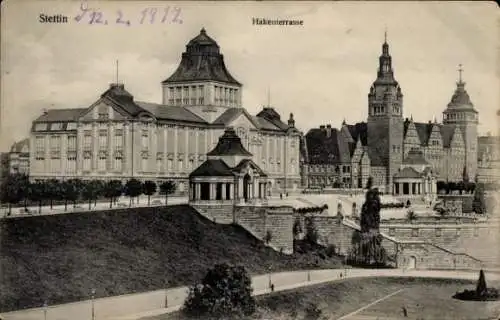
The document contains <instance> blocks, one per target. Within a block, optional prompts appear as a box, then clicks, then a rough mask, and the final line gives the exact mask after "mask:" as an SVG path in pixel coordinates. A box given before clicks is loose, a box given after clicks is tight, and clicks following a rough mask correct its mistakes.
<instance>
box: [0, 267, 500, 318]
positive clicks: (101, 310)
mask: <svg viewBox="0 0 500 320" xmlns="http://www.w3.org/2000/svg"><path fill="white" fill-rule="evenodd" d="M341 273H342V277H341ZM360 277H429V278H456V279H470V280H475V279H477V277H478V272H477V271H430V270H429V271H426V270H411V271H408V270H406V271H405V270H401V269H397V270H394V269H347V273H346V269H329V270H312V271H295V272H281V273H275V274H271V275H269V274H268V275H260V276H254V277H252V286H253V287H254V294H255V295H262V294H266V293H269V292H270V288H269V280H270V279H271V282H272V283H273V284H274V291H283V290H290V289H294V288H299V287H305V286H309V285H314V284H319V283H324V282H330V281H337V280H340V279H344V278H360ZM486 277H487V280H488V281H489V280H500V274H499V273H489V272H486ZM167 292H168V301H169V302H168V303H169V307H168V308H163V306H164V303H165V295H166V293H165V290H158V291H155V292H149V293H144V294H136V295H123V296H117V297H109V298H102V299H96V300H94V305H95V314H96V317H95V320H136V319H141V318H144V317H151V316H155V315H161V314H165V313H169V312H173V311H176V310H179V309H180V308H181V306H182V304H183V302H184V299H185V297H186V295H187V288H186V287H180V288H174V289H169V290H167ZM91 306H92V303H91V301H88V300H87V301H80V302H75V303H69V304H64V305H57V306H50V307H49V308H48V309H47V318H46V319H47V320H89V319H91ZM134 310H135V311H134ZM120 314H121V315H120ZM1 316H2V317H3V319H5V320H44V319H45V318H44V309H43V308H35V309H28V310H22V311H17V312H10V313H5V314H3V315H1Z"/></svg>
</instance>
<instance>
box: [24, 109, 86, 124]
mask: <svg viewBox="0 0 500 320" xmlns="http://www.w3.org/2000/svg"><path fill="white" fill-rule="evenodd" d="M87 109H88V108H77V109H50V110H47V111H46V112H44V114H42V115H41V116H39V117H38V118H37V119H36V120H35V121H34V122H70V121H76V120H78V118H79V117H80V116H81V115H82V113H84V112H85V111H87Z"/></svg>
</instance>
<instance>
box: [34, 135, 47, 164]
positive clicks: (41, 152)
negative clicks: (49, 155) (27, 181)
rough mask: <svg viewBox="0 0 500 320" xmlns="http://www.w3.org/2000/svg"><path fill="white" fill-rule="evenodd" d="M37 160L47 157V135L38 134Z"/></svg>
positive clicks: (36, 140) (36, 144) (36, 145)
mask: <svg viewBox="0 0 500 320" xmlns="http://www.w3.org/2000/svg"><path fill="white" fill-rule="evenodd" d="M35 150H36V160H43V159H45V137H44V136H37V137H36V138H35Z"/></svg>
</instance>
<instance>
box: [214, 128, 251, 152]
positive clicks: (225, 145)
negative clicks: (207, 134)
mask: <svg viewBox="0 0 500 320" xmlns="http://www.w3.org/2000/svg"><path fill="white" fill-rule="evenodd" d="M226 155H233V156H235V155H243V156H252V154H251V153H250V152H248V151H247V150H246V149H245V147H243V145H242V144H241V139H240V137H238V135H237V134H236V132H235V131H234V129H233V128H227V129H226V130H225V131H224V134H223V135H222V136H221V137H220V138H219V142H218V143H217V145H216V146H215V148H214V149H213V150H212V151H210V152H209V153H207V156H226Z"/></svg>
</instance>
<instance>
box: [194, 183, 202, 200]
mask: <svg viewBox="0 0 500 320" xmlns="http://www.w3.org/2000/svg"><path fill="white" fill-rule="evenodd" d="M195 195H196V200H200V198H201V184H200V183H199V182H198V183H195Z"/></svg>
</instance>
